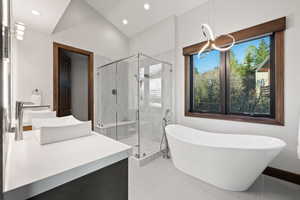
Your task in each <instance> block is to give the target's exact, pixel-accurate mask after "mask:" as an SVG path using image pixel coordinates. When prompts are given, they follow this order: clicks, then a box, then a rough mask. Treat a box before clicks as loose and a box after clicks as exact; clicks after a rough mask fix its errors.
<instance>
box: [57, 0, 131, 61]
mask: <svg viewBox="0 0 300 200" xmlns="http://www.w3.org/2000/svg"><path fill="white" fill-rule="evenodd" d="M53 40H54V41H57V42H61V43H64V44H68V45H71V46H75V47H78V48H82V49H87V50H90V51H93V52H94V53H95V54H98V55H103V56H106V57H108V58H111V59H119V58H122V57H125V56H127V55H128V48H129V42H128V38H127V37H126V36H125V35H124V34H122V33H121V32H120V31H119V30H118V29H117V28H116V27H115V26H113V25H112V24H111V23H110V22H108V21H107V20H106V19H105V18H104V17H103V16H102V15H100V14H99V13H98V12H97V11H95V10H94V9H93V8H92V7H91V6H89V5H88V4H87V3H86V2H85V1H82V0H72V1H71V3H70V5H69V7H68V8H67V9H66V11H65V13H64V15H63V16H62V18H61V19H60V21H59V23H58V24H57V26H56V28H55V30H54V33H53ZM95 64H97V63H95Z"/></svg>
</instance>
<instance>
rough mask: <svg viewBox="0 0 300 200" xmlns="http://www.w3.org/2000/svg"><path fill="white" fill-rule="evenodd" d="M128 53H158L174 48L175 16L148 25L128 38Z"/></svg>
mask: <svg viewBox="0 0 300 200" xmlns="http://www.w3.org/2000/svg"><path fill="white" fill-rule="evenodd" d="M129 46H130V54H132V55H133V54H136V53H138V52H142V53H145V54H148V55H152V56H154V55H159V54H163V53H165V52H168V51H172V50H174V48H175V16H172V17H169V18H167V19H165V20H163V21H161V22H160V23H158V24H156V25H154V26H151V27H149V28H148V29H146V30H145V31H143V32H141V33H139V34H136V35H135V36H134V37H132V38H130V43H129Z"/></svg>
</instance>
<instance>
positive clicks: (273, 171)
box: [263, 167, 300, 185]
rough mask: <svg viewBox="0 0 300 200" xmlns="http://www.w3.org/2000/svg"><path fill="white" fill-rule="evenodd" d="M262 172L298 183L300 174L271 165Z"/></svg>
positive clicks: (299, 183) (299, 182)
mask: <svg viewBox="0 0 300 200" xmlns="http://www.w3.org/2000/svg"><path fill="white" fill-rule="evenodd" d="M263 174H265V175H268V176H272V177H274V178H278V179H281V180H284V181H288V182H291V183H294V184H297V185H300V174H295V173H292V172H288V171H284V170H281V169H276V168H273V167H267V168H266V169H265V171H264V172H263Z"/></svg>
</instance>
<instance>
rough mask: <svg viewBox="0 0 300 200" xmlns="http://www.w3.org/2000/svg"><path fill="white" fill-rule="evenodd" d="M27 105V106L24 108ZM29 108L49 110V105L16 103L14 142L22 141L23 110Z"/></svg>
mask: <svg viewBox="0 0 300 200" xmlns="http://www.w3.org/2000/svg"><path fill="white" fill-rule="evenodd" d="M26 105H27V106H26ZM30 108H50V105H43V106H35V105H34V103H32V102H22V101H17V102H16V116H15V118H16V129H15V140H16V141H19V140H23V113H24V112H23V111H24V109H30Z"/></svg>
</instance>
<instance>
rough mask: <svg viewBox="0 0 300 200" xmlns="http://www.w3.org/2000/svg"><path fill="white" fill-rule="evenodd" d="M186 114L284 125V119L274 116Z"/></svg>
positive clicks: (188, 115)
mask: <svg viewBox="0 0 300 200" xmlns="http://www.w3.org/2000/svg"><path fill="white" fill-rule="evenodd" d="M185 116H186V117H198V118H208V119H217V120H229V121H238V122H248V123H259V124H270V125H277V126H284V122H283V121H280V120H277V119H272V118H265V117H250V116H240V115H224V114H213V113H196V112H185Z"/></svg>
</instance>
